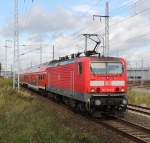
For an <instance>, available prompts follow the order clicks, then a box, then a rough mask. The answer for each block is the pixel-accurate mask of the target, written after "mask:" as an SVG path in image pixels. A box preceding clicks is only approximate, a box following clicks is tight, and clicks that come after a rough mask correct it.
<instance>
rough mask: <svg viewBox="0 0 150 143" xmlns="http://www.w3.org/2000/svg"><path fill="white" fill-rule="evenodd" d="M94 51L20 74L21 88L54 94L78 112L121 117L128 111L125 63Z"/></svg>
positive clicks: (65, 58)
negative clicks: (118, 115)
mask: <svg viewBox="0 0 150 143" xmlns="http://www.w3.org/2000/svg"><path fill="white" fill-rule="evenodd" d="M95 54H97V52H96V51H95V50H94V51H87V52H86V53H85V56H80V54H76V55H75V54H74V55H72V56H71V58H69V57H68V56H67V57H64V58H60V59H59V60H56V61H51V62H50V63H47V64H45V65H43V66H40V67H36V68H34V69H30V70H28V71H25V72H24V73H22V74H21V84H22V85H26V86H28V87H30V88H33V89H35V90H38V91H42V92H47V93H48V92H52V93H55V98H58V99H61V100H63V101H64V102H65V103H67V104H69V105H71V106H72V107H74V108H75V109H77V110H80V111H88V112H90V113H96V112H97V111H98V112H99V113H100V112H101V113H102V112H104V113H105V112H111V113H116V112H117V113H124V112H125V111H126V109H127V103H128V99H127V73H126V62H125V60H124V59H122V58H116V57H104V56H100V54H98V55H95Z"/></svg>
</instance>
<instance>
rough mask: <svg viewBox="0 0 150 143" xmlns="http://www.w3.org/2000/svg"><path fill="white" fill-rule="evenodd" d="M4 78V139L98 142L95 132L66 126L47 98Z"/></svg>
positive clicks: (5, 142) (0, 133) (12, 142)
mask: <svg viewBox="0 0 150 143" xmlns="http://www.w3.org/2000/svg"><path fill="white" fill-rule="evenodd" d="M11 85H12V82H11V81H10V80H7V79H6V80H4V79H0V143H98V142H100V141H99V139H98V138H96V137H95V136H91V135H90V134H87V133H79V132H77V131H74V130H73V129H71V128H68V127H65V126H64V123H63V121H60V120H59V119H58V117H57V116H56V113H55V111H53V110H51V109H50V107H49V105H48V103H47V102H44V101H45V100H43V101H42V100H39V98H37V97H36V96H30V95H28V93H18V92H17V91H15V90H13V89H12V88H11Z"/></svg>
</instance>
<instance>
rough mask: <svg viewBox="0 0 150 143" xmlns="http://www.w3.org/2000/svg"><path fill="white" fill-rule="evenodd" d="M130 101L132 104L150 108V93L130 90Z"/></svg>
mask: <svg viewBox="0 0 150 143" xmlns="http://www.w3.org/2000/svg"><path fill="white" fill-rule="evenodd" d="M128 101H129V103H130V104H137V105H142V106H147V107H150V93H148V92H141V91H140V92H138V91H134V90H131V89H129V91H128Z"/></svg>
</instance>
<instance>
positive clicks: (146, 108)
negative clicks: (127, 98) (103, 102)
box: [128, 104, 150, 111]
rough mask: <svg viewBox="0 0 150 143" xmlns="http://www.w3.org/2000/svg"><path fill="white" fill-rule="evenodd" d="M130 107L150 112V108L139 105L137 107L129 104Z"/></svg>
mask: <svg viewBox="0 0 150 143" xmlns="http://www.w3.org/2000/svg"><path fill="white" fill-rule="evenodd" d="M128 105H129V106H132V107H137V108H141V109H145V110H149V111H150V108H149V107H143V106H139V105H135V104H128Z"/></svg>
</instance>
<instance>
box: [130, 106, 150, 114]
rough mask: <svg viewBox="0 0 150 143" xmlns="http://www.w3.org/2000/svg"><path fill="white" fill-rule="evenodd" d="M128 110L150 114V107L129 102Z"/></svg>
mask: <svg viewBox="0 0 150 143" xmlns="http://www.w3.org/2000/svg"><path fill="white" fill-rule="evenodd" d="M128 110H131V111H134V112H137V113H141V114H144V115H148V116H150V108H148V107H143V106H139V105H133V104H128Z"/></svg>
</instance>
